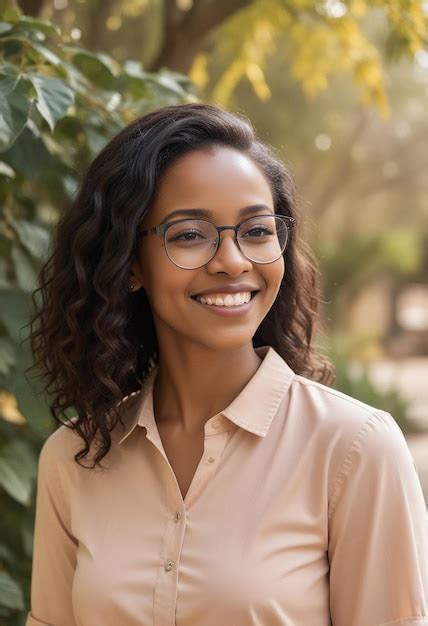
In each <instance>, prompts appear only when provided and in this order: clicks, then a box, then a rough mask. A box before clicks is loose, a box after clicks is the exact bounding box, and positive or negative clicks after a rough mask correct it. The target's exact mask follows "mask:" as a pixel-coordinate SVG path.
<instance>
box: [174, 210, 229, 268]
mask: <svg viewBox="0 0 428 626" xmlns="http://www.w3.org/2000/svg"><path fill="white" fill-rule="evenodd" d="M217 237H218V233H217V230H216V228H215V227H214V225H213V224H210V223H209V222H204V221H202V220H183V221H180V222H177V223H175V224H172V225H171V226H169V228H168V229H167V231H166V233H165V247H166V251H167V254H168V256H169V258H170V259H171V261H172V262H173V263H175V264H176V265H178V266H179V267H183V268H185V269H194V268H196V267H201V266H202V265H205V263H208V261H209V260H210V259H211V257H212V255H213V252H214V250H215V247H216V244H217Z"/></svg>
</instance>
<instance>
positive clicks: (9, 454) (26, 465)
mask: <svg viewBox="0 0 428 626" xmlns="http://www.w3.org/2000/svg"><path fill="white" fill-rule="evenodd" d="M28 455H31V450H30V449H29V447H28V445H27V444H26V443H25V442H24V441H20V440H19V439H14V440H13V441H11V442H10V443H8V444H6V445H5V446H3V447H2V449H1V450H0V485H1V486H2V487H3V489H4V490H5V491H6V492H7V493H8V494H9V495H10V497H11V498H13V499H14V500H16V502H19V503H20V504H23V505H24V506H29V504H30V499H31V491H32V486H33V479H34V467H33V464H32V463H30V459H31V456H30V457H29V456H28Z"/></svg>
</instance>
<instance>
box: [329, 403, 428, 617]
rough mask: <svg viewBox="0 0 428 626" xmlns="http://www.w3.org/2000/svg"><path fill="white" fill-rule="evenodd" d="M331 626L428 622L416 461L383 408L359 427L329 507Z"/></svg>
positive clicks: (426, 533)
mask: <svg viewBox="0 0 428 626" xmlns="http://www.w3.org/2000/svg"><path fill="white" fill-rule="evenodd" d="M328 558H329V564H330V613H331V619H332V624H333V626H428V612H427V599H428V524H427V511H426V504H425V501H424V496H423V492H422V488H421V484H420V481H419V477H418V474H417V469H416V465H415V461H414V459H413V457H412V455H411V452H410V450H409V448H408V445H407V442H406V440H405V438H404V435H403V433H402V431H401V429H400V427H399V426H398V424H397V423H396V421H395V420H394V418H393V417H392V416H391V415H390V414H389V413H386V412H385V411H380V410H379V411H376V413H374V414H372V415H371V416H370V417H369V418H368V419H367V420H366V422H365V423H364V425H363V426H362V427H361V429H360V430H359V432H358V434H357V436H356V437H355V439H354V441H353V442H352V444H351V446H350V448H349V450H348V452H347V454H346V456H345V458H344V460H343V463H342V465H341V467H340V469H339V472H338V475H337V478H336V482H335V485H334V488H333V490H332V494H331V499H330V507H329V542H328Z"/></svg>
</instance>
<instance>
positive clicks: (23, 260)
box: [11, 244, 37, 293]
mask: <svg viewBox="0 0 428 626" xmlns="http://www.w3.org/2000/svg"><path fill="white" fill-rule="evenodd" d="M11 257H12V260H13V262H14V266H15V274H16V278H17V281H18V285H19V287H21V289H22V290H23V291H27V292H29V293H31V292H32V291H33V289H34V288H35V286H36V285H35V283H36V280H37V275H36V270H35V268H34V265H33V263H32V262H31V259H30V258H29V256H28V253H26V252H24V251H23V250H22V248H20V247H19V246H17V245H16V244H14V245H13V246H12V252H11Z"/></svg>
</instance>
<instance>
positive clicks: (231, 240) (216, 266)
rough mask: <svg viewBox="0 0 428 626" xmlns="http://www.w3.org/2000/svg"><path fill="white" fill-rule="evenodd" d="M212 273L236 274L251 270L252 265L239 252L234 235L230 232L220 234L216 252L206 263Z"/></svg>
mask: <svg viewBox="0 0 428 626" xmlns="http://www.w3.org/2000/svg"><path fill="white" fill-rule="evenodd" d="M208 266H209V268H210V269H211V270H212V271H217V272H219V271H222V270H223V271H227V272H231V271H232V272H236V271H237V270H238V271H239V270H241V271H242V270H245V269H251V268H252V263H251V261H250V260H249V259H247V257H246V256H245V255H244V254H243V252H241V250H240V249H239V246H238V242H237V241H236V238H235V234H234V233H233V232H231V231H229V232H226V231H225V232H222V233H220V240H219V245H218V248H217V252H216V254H215V255H214V257H213V258H212V259H211V261H210V262H209V263H208Z"/></svg>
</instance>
